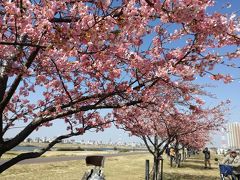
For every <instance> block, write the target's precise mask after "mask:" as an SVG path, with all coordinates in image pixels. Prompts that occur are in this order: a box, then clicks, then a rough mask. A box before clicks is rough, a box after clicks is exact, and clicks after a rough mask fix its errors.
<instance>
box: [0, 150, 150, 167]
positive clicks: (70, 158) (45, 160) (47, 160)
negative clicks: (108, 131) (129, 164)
mask: <svg viewBox="0 0 240 180" xmlns="http://www.w3.org/2000/svg"><path fill="white" fill-rule="evenodd" d="M146 153H148V152H126V153H118V154H94V156H95V155H96V156H104V157H105V158H110V157H115V156H128V155H136V154H146ZM87 156H89V155H87ZM85 158H86V155H85V156H58V157H39V158H34V159H27V160H23V161H20V162H19V163H18V164H38V163H51V162H59V161H75V160H83V159H85ZM4 162H6V160H0V165H1V164H3V163H4Z"/></svg>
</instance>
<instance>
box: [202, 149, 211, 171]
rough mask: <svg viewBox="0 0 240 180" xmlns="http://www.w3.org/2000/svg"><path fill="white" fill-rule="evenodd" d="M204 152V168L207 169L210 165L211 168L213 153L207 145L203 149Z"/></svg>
mask: <svg viewBox="0 0 240 180" xmlns="http://www.w3.org/2000/svg"><path fill="white" fill-rule="evenodd" d="M203 154H204V164H205V167H204V168H205V169H206V168H208V167H209V168H211V163H210V159H211V155H210V151H209V150H208V148H207V147H206V148H205V149H204V150H203ZM207 165H208V166H207Z"/></svg>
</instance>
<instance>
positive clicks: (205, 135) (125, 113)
mask: <svg viewBox="0 0 240 180" xmlns="http://www.w3.org/2000/svg"><path fill="white" fill-rule="evenodd" d="M188 87H191V85H190V84H188ZM197 87H198V86H197ZM197 87H192V88H191V89H192V92H191V94H187V97H189V98H188V101H186V100H185V98H186V94H180V93H177V90H176V89H175V88H173V89H172V91H169V89H170V88H167V91H165V92H166V93H167V94H164V90H163V89H162V88H161V89H160V90H159V92H158V93H157V91H156V92H155V99H152V101H151V102H148V104H146V102H145V103H144V104H143V105H141V104H140V105H138V106H130V107H125V108H121V109H116V110H114V117H115V118H116V122H117V124H116V125H117V127H119V128H122V129H124V130H126V131H130V133H131V134H132V135H135V136H138V137H140V138H141V139H142V140H143V142H144V143H145V145H146V147H147V149H148V151H149V152H150V153H151V154H152V155H153V161H154V166H153V179H157V176H158V173H159V159H160V158H161V155H162V154H163V152H164V151H165V150H166V148H167V147H168V146H169V144H172V145H174V148H175V152H176V157H175V160H176V164H177V165H178V166H179V165H180V161H179V159H180V157H179V145H182V146H191V147H192V148H193V147H194V148H202V147H203V146H204V145H205V144H206V143H207V142H208V140H209V133H210V132H212V131H217V130H219V129H220V128H221V127H222V126H223V124H224V123H225V122H226V121H225V119H224V115H225V113H226V109H225V103H221V104H219V105H218V106H216V107H213V108H204V107H203V105H204V103H203V101H202V100H201V99H200V98H199V97H194V95H196V94H198V95H199V94H200V93H201V94H202V95H203V94H205V93H204V91H201V90H199V89H198V88H197ZM192 101H194V102H195V103H193V102H192Z"/></svg>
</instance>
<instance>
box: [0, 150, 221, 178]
mask: <svg viewBox="0 0 240 180" xmlns="http://www.w3.org/2000/svg"><path fill="white" fill-rule="evenodd" d="M146 159H149V160H150V164H151V162H152V156H151V155H150V154H148V153H146V154H143V155H129V156H118V157H111V158H107V159H106V160H105V167H104V174H105V175H106V179H107V180H144V172H145V167H144V166H145V160H146ZM89 168H90V167H88V166H86V165H85V161H84V160H81V161H65V162H57V163H56V162H55V163H45V164H24V165H15V166H13V167H12V168H10V169H8V170H7V171H5V172H4V173H3V174H2V175H0V179H1V180H2V179H3V180H32V179H33V180H39V179H41V180H65V179H67V180H75V179H76V180H79V179H81V177H82V176H83V174H84V172H85V171H86V170H88V169H89ZM165 179H166V180H193V179H196V180H215V179H216V180H217V179H219V171H218V167H217V164H216V163H215V162H214V161H213V160H212V169H204V168H203V160H202V157H201V156H196V157H191V158H189V159H187V160H186V161H185V162H183V163H182V167H180V168H170V166H169V161H168V160H167V158H166V157H165V160H164V180H165Z"/></svg>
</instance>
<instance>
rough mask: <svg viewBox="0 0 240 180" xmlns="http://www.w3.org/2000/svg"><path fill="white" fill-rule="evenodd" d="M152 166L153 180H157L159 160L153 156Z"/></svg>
mask: <svg viewBox="0 0 240 180" xmlns="http://www.w3.org/2000/svg"><path fill="white" fill-rule="evenodd" d="M153 163H154V165H153V180H158V174H159V158H158V157H157V156H154V162H153Z"/></svg>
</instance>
